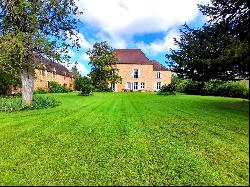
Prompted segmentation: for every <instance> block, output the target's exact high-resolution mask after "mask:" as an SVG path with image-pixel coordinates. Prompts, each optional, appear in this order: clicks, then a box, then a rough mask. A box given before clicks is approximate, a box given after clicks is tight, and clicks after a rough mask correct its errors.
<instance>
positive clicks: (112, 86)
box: [111, 83, 115, 92]
mask: <svg viewBox="0 0 250 187" xmlns="http://www.w3.org/2000/svg"><path fill="white" fill-rule="evenodd" d="M111 90H112V91H113V92H114V91H115V83H111Z"/></svg>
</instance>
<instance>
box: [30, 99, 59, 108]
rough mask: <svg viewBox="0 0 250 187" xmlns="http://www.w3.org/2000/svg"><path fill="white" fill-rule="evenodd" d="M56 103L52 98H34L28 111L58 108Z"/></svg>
mask: <svg viewBox="0 0 250 187" xmlns="http://www.w3.org/2000/svg"><path fill="white" fill-rule="evenodd" d="M59 104H60V102H58V101H57V100H56V99H55V98H54V97H34V98H33V102H32V105H31V106H30V107H29V108H30V109H41V108H53V107H55V106H58V105H59Z"/></svg>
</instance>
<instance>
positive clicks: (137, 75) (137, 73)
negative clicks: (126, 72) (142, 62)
mask: <svg viewBox="0 0 250 187" xmlns="http://www.w3.org/2000/svg"><path fill="white" fill-rule="evenodd" d="M134 78H139V70H138V69H134Z"/></svg>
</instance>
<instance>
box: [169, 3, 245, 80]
mask: <svg viewBox="0 0 250 187" xmlns="http://www.w3.org/2000/svg"><path fill="white" fill-rule="evenodd" d="M199 9H200V11H201V12H202V13H203V14H204V15H206V16H208V17H209V18H210V20H209V22H208V23H206V24H205V25H204V26H203V27H202V28H200V29H192V28H190V27H189V26H188V25H186V24H185V25H184V26H183V29H181V30H180V32H181V35H180V40H177V39H176V38H175V39H174V40H175V44H176V45H178V49H177V50H171V52H170V54H167V55H166V57H167V59H168V61H167V63H168V65H169V66H170V67H171V69H172V70H173V71H174V72H176V73H177V75H178V76H179V77H181V78H191V79H193V80H196V81H209V80H211V79H219V80H239V79H249V68H248V61H249V1H247V0H211V6H209V5H199Z"/></svg>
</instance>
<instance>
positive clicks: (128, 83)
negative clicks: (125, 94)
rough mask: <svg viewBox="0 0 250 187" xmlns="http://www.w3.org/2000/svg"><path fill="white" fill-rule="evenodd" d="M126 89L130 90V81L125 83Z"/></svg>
mask: <svg viewBox="0 0 250 187" xmlns="http://www.w3.org/2000/svg"><path fill="white" fill-rule="evenodd" d="M126 89H128V90H132V83H131V82H127V83H126Z"/></svg>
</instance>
